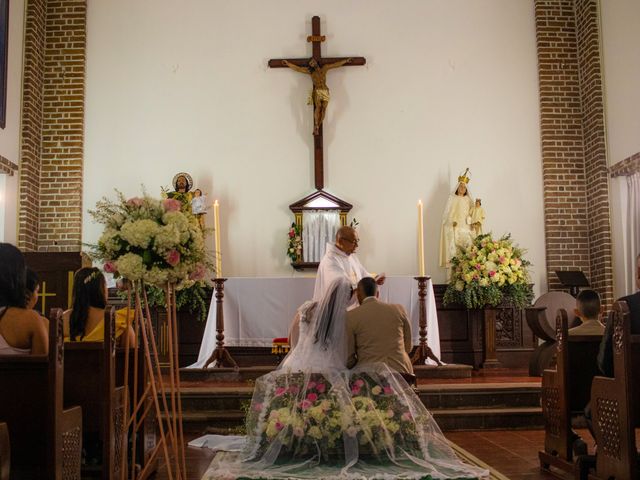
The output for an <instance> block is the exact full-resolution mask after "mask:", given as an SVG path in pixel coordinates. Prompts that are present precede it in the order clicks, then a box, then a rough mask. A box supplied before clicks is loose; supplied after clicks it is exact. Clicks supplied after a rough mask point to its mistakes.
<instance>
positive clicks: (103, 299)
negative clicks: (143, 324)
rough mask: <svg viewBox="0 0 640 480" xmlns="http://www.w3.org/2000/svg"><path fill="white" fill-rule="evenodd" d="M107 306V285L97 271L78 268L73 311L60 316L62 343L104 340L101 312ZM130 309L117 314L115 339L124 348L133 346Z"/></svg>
mask: <svg viewBox="0 0 640 480" xmlns="http://www.w3.org/2000/svg"><path fill="white" fill-rule="evenodd" d="M106 306H107V282H106V280H105V278H104V275H103V274H102V272H100V270H98V269H97V268H81V269H80V270H78V271H77V272H76V273H75V275H74V276H73V308H71V309H70V310H67V311H66V312H64V314H63V315H62V321H63V325H64V337H65V338H64V339H65V342H102V341H104V309H105V308H106ZM132 320H133V310H130V311H129V318H127V309H126V308H123V309H121V310H117V311H116V318H115V324H116V326H115V327H116V339H117V343H118V345H119V346H122V347H124V346H125V344H126V341H127V337H128V338H129V346H131V347H133V346H134V345H135V343H136V336H135V332H134V331H133V328H131V321H132Z"/></svg>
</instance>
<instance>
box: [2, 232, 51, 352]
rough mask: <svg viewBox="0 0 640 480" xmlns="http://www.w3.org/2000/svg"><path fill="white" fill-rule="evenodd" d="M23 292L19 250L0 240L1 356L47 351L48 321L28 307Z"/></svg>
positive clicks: (24, 273) (24, 279)
mask: <svg viewBox="0 0 640 480" xmlns="http://www.w3.org/2000/svg"><path fill="white" fill-rule="evenodd" d="M25 292H26V267H25V263H24V257H23V255H22V253H21V252H20V250H18V249H17V248H16V247H14V246H13V245H10V244H8V243H0V355H20V354H29V353H32V354H44V355H46V354H48V353H49V322H48V320H47V319H46V318H42V317H41V316H40V315H38V314H37V313H36V312H34V311H33V310H30V309H27V299H26V295H25Z"/></svg>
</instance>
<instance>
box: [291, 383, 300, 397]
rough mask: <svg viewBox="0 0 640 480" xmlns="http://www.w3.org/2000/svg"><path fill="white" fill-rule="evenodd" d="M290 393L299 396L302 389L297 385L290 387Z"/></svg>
mask: <svg viewBox="0 0 640 480" xmlns="http://www.w3.org/2000/svg"><path fill="white" fill-rule="evenodd" d="M289 391H290V392H291V395H297V394H298V393H299V392H300V387H298V386H297V385H291V386H290V387H289Z"/></svg>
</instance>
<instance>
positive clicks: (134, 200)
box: [127, 197, 144, 207]
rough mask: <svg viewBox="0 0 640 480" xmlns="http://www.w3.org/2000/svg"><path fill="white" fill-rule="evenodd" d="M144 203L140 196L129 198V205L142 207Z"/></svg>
mask: <svg viewBox="0 0 640 480" xmlns="http://www.w3.org/2000/svg"><path fill="white" fill-rule="evenodd" d="M143 203H144V200H143V199H142V198H140V197H133V198H130V199H129V200H127V205H130V206H132V207H141V206H142V204H143Z"/></svg>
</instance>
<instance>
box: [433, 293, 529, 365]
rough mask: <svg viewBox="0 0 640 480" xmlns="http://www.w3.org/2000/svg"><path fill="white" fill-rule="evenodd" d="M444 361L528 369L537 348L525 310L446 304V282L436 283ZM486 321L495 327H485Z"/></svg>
mask: <svg viewBox="0 0 640 480" xmlns="http://www.w3.org/2000/svg"><path fill="white" fill-rule="evenodd" d="M433 288H434V293H435V298H436V308H437V311H438V323H439V325H440V348H441V352H442V361H444V362H446V363H462V364H467V365H473V367H474V368H483V367H486V368H495V367H505V368H527V367H528V365H529V359H530V357H531V353H532V352H533V350H534V348H535V337H534V335H533V333H532V331H531V329H530V328H529V327H528V325H527V322H526V319H525V312H524V309H517V308H513V307H498V308H495V309H490V310H469V309H467V308H465V307H463V306H462V305H448V306H444V304H443V302H442V298H443V296H444V292H445V290H446V288H447V285H434V286H433ZM485 324H489V325H490V326H493V328H489V329H488V330H486V329H485Z"/></svg>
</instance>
